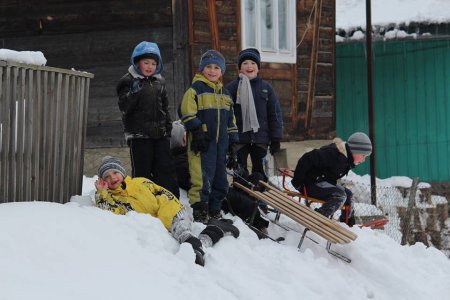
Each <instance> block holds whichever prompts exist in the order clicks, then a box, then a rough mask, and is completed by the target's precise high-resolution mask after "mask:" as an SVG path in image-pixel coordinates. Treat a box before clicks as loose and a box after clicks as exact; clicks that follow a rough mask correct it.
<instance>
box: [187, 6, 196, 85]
mask: <svg viewBox="0 0 450 300" xmlns="http://www.w3.org/2000/svg"><path fill="white" fill-rule="evenodd" d="M188 15H189V21H188V22H189V55H190V61H191V75H192V76H191V77H192V78H193V77H194V75H195V64H194V3H193V0H188Z"/></svg>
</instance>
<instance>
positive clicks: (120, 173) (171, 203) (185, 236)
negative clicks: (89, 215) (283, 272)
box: [95, 156, 239, 265]
mask: <svg viewBox="0 0 450 300" xmlns="http://www.w3.org/2000/svg"><path fill="white" fill-rule="evenodd" d="M98 177H99V179H98V180H97V181H96V182H95V187H96V189H97V192H96V196H95V203H96V205H97V206H98V207H99V208H102V209H105V210H109V211H112V212H113V213H115V214H122V215H124V214H126V213H127V212H129V211H136V212H138V213H146V214H149V215H151V216H153V217H155V218H158V219H160V220H161V222H162V223H163V224H164V226H165V227H166V228H167V230H169V231H170V232H171V234H172V236H173V237H174V238H175V239H176V240H178V242H180V243H189V244H191V245H192V248H193V249H194V252H195V254H196V259H195V262H196V263H197V264H200V265H204V258H203V256H204V254H205V252H204V250H203V247H202V246H205V247H209V246H212V245H213V244H215V243H217V242H218V241H219V240H220V239H221V238H222V237H223V236H224V235H225V234H228V233H231V234H232V235H233V236H234V237H236V238H237V237H238V236H239V230H238V229H237V228H236V227H235V226H233V225H232V224H230V223H225V222H223V221H220V220H216V219H212V220H211V221H210V222H209V223H208V224H207V226H206V228H205V229H204V230H203V231H202V232H201V233H200V235H199V237H198V238H197V237H195V236H194V235H193V234H192V221H191V219H190V218H189V217H188V213H187V211H186V210H185V209H184V207H183V205H182V204H181V202H180V201H179V200H178V199H177V198H176V197H175V196H174V195H173V194H172V193H171V192H170V191H168V190H166V189H165V188H163V187H161V186H159V185H157V184H155V183H154V182H152V181H151V180H149V179H147V178H143V177H137V178H131V177H129V176H126V173H125V168H124V167H123V166H122V164H121V162H120V160H118V159H116V158H114V157H111V156H106V157H104V158H103V160H102V163H101V164H100V167H99V169H98Z"/></svg>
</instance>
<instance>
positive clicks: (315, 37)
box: [305, 0, 322, 132]
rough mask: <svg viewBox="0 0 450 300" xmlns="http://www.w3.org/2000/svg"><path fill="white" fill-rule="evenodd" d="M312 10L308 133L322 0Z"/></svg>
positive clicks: (307, 112)
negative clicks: (312, 29)
mask: <svg viewBox="0 0 450 300" xmlns="http://www.w3.org/2000/svg"><path fill="white" fill-rule="evenodd" d="M314 5H315V8H314V31H313V40H312V49H311V60H310V66H309V79H308V96H307V98H306V118H305V129H307V132H309V127H310V125H311V118H312V117H311V116H312V111H313V107H314V94H315V85H316V72H317V56H318V48H319V28H320V15H321V14H322V0H316V1H315V3H314Z"/></svg>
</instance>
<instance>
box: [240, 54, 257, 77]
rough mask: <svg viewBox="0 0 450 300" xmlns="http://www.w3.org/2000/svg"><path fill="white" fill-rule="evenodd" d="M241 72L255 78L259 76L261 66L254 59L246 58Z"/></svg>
mask: <svg viewBox="0 0 450 300" xmlns="http://www.w3.org/2000/svg"><path fill="white" fill-rule="evenodd" d="M239 72H241V73H242V74H244V75H245V76H247V77H248V79H253V78H255V77H256V76H258V72H259V68H258V65H257V64H256V63H255V62H254V61H253V60H251V59H246V60H244V61H243V62H242V64H241V68H240V69H239Z"/></svg>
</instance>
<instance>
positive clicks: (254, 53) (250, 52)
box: [238, 48, 261, 69]
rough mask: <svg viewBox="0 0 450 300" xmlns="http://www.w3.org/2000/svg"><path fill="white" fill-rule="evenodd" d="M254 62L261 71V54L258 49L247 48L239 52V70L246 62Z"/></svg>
mask: <svg viewBox="0 0 450 300" xmlns="http://www.w3.org/2000/svg"><path fill="white" fill-rule="evenodd" d="M247 59H249V60H252V61H254V62H255V63H256V64H257V65H258V69H261V55H260V54H259V51H258V49H255V48H247V49H244V50H242V51H241V52H239V59H238V68H239V69H240V68H241V65H242V63H243V62H244V60H247Z"/></svg>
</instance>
